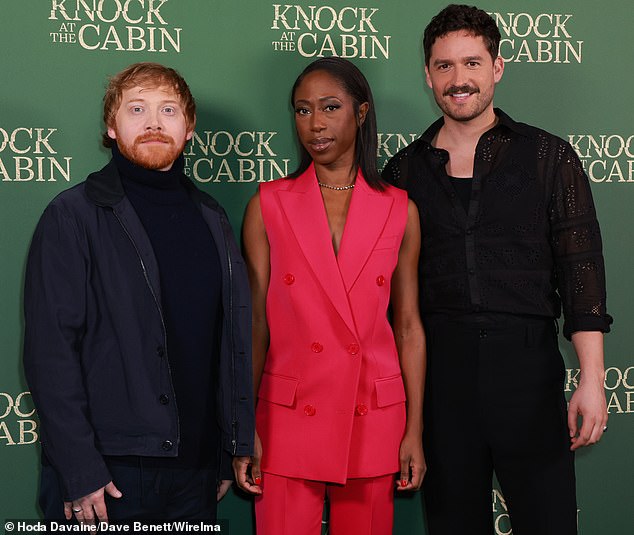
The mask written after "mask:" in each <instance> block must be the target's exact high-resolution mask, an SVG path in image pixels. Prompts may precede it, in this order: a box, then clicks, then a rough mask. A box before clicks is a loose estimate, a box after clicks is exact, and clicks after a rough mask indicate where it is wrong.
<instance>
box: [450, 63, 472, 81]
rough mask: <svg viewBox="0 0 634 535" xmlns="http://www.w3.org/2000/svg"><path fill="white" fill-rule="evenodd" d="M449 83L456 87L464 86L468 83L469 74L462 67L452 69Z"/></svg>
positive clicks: (457, 66)
mask: <svg viewBox="0 0 634 535" xmlns="http://www.w3.org/2000/svg"><path fill="white" fill-rule="evenodd" d="M451 82H452V84H453V85H456V86H461V85H466V84H467V83H468V82H469V74H468V72H467V70H466V69H465V68H464V67H463V66H462V65H456V66H455V67H454V69H453V76H452V80H451Z"/></svg>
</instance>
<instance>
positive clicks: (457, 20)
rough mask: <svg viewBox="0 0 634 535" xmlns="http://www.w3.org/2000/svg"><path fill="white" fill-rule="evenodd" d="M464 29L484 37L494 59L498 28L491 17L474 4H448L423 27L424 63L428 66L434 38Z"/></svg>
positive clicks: (498, 40) (498, 36) (497, 47)
mask: <svg viewBox="0 0 634 535" xmlns="http://www.w3.org/2000/svg"><path fill="white" fill-rule="evenodd" d="M460 30H464V31H466V32H468V33H470V34H472V35H474V36H476V37H477V36H481V37H482V39H484V44H485V45H486V47H487V49H488V51H489V54H491V57H492V58H493V60H494V61H495V59H496V58H497V57H498V51H499V48H500V30H499V29H498V27H497V25H496V24H495V21H494V20H493V18H492V17H491V16H490V15H489V14H488V13H487V12H486V11H482V10H481V9H479V8H477V7H475V6H466V5H463V4H450V5H448V6H447V7H446V8H445V9H443V10H442V11H441V12H440V13H438V15H436V16H435V17H434V18H433V19H431V21H430V22H429V24H428V25H427V28H425V33H424V36H423V49H424V51H425V65H427V66H428V67H429V60H430V58H431V47H432V46H433V44H434V43H435V42H436V39H438V38H439V37H442V36H443V35H447V34H448V33H449V32H458V31H460Z"/></svg>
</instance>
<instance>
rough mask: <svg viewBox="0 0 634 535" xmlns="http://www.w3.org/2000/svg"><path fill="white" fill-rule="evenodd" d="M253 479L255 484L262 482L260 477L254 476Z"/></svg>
mask: <svg viewBox="0 0 634 535" xmlns="http://www.w3.org/2000/svg"><path fill="white" fill-rule="evenodd" d="M253 481H255V484H256V485H259V484H260V483H262V478H261V477H256V478H255V479H254V480H253Z"/></svg>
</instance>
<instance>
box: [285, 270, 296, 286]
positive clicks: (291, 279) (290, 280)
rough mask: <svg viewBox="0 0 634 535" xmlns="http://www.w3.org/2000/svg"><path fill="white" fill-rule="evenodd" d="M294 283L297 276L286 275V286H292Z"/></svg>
mask: <svg viewBox="0 0 634 535" xmlns="http://www.w3.org/2000/svg"><path fill="white" fill-rule="evenodd" d="M294 282H295V275H293V274H292V273H287V274H286V275H284V283H285V284H288V285H289V286H290V285H291V284H293V283H294Z"/></svg>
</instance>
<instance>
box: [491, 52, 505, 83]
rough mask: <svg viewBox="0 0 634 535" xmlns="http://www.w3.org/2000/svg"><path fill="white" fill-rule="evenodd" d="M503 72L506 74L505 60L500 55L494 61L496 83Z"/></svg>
mask: <svg viewBox="0 0 634 535" xmlns="http://www.w3.org/2000/svg"><path fill="white" fill-rule="evenodd" d="M503 74H504V60H503V59H502V56H498V57H497V58H495V61H494V62H493V80H494V81H495V83H496V84H497V83H498V82H499V81H500V80H501V79H502V75H503Z"/></svg>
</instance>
